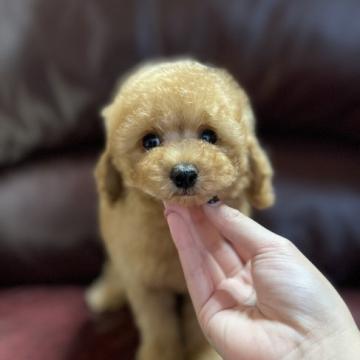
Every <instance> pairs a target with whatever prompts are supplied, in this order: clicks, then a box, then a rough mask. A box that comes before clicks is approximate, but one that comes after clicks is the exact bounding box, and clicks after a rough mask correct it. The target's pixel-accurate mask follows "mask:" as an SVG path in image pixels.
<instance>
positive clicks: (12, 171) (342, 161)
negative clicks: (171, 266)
mask: <svg viewBox="0 0 360 360" xmlns="http://www.w3.org/2000/svg"><path fill="white" fill-rule="evenodd" d="M359 13H360V2H359V1H358V0H342V1H328V0H304V1H297V0H241V1H227V2H225V1H222V0H213V1H206V0H183V1H180V0H159V1H156V2H154V1H148V0H139V1H125V0H117V1H115V0H86V1H85V0H63V1H61V2H55V1H47V0H27V1H23V0H12V1H8V0H0V79H1V81H0V285H2V286H3V289H2V290H1V292H0V359H30V360H32V359H36V360H63V359H64V360H65V359H67V360H68V359H77V360H78V359H84V360H85V359H86V360H87V359H98V360H102V359H111V358H114V356H118V358H121V359H125V360H126V359H132V358H133V354H134V345H135V344H136V341H137V338H136V332H135V330H134V327H133V324H132V321H131V317H130V315H129V313H128V311H126V310H124V311H121V312H120V313H119V314H118V317H117V319H118V321H119V322H116V321H114V320H115V318H113V317H108V318H106V319H105V321H104V319H103V320H102V321H100V322H97V323H94V322H92V320H91V319H90V317H89V314H88V312H87V310H86V309H85V307H84V303H83V299H82V296H83V293H82V292H83V289H82V288H77V287H67V286H68V284H79V283H85V282H89V281H90V280H91V279H93V278H94V277H95V276H96V274H97V273H98V271H99V269H100V265H101V262H102V256H103V255H102V252H101V247H100V246H99V245H100V243H99V236H98V230H97V223H96V194H95V187H94V182H93V178H92V171H93V165H94V163H95V158H96V154H97V153H98V151H99V150H100V148H101V146H102V143H103V134H102V125H101V121H100V118H99V115H98V114H99V109H100V108H101V106H102V105H103V104H104V103H105V102H107V100H108V99H109V97H110V94H111V93H112V91H113V86H114V84H115V83H116V81H117V79H118V77H119V76H120V75H121V74H122V73H123V72H125V71H127V70H128V69H129V68H130V67H131V66H133V65H135V63H137V62H139V61H142V60H146V59H148V58H152V57H159V56H177V55H180V54H181V55H183V54H186V55H191V56H195V57H197V58H198V59H200V60H202V61H205V62H210V63H214V64H217V65H220V66H224V67H226V68H228V69H229V70H230V71H231V72H232V73H233V74H234V75H235V76H236V78H237V79H238V80H239V81H240V82H241V83H242V84H243V85H244V87H245V88H246V89H247V90H248V92H249V94H250V97H251V99H252V102H253V104H254V107H255V112H256V114H257V117H258V129H259V134H260V136H261V139H262V140H263V141H265V142H266V144H267V147H268V150H269V153H270V155H271V158H272V161H273V164H274V168H275V188H276V193H277V202H276V204H275V206H274V207H273V208H272V209H270V210H267V211H265V212H262V213H259V214H256V219H257V220H259V221H260V222H262V223H263V224H265V225H266V226H268V227H269V228H271V229H272V230H274V231H276V232H278V233H280V234H282V235H284V236H287V237H288V238H290V239H291V240H292V241H293V242H294V243H295V244H296V245H297V246H298V247H299V248H300V249H301V250H302V251H303V252H304V253H305V254H306V255H307V256H308V257H309V258H310V259H311V260H312V261H313V262H314V263H315V264H316V265H317V266H318V267H319V268H320V269H321V270H322V271H323V272H324V273H325V274H326V275H327V276H328V277H329V278H330V280H331V281H332V282H333V283H334V284H335V285H336V286H337V287H338V288H339V287H341V288H344V287H347V288H348V290H347V291H346V292H344V293H343V294H344V295H345V299H346V301H347V303H348V304H349V306H350V308H351V310H352V312H353V314H354V316H355V317H356V319H358V324H359V319H360V315H359V314H360V310H359V309H360V306H359V301H360V299H359V290H358V289H359V286H360V276H359V274H360V222H359V216H358V214H359V213H360V171H359V163H360V153H359V152H360V147H359V143H360V102H359V99H360V87H359V84H360V61H359V59H360V42H359V39H360V22H359V21H358V14H359ZM39 283H41V284H47V286H44V287H42V288H36V286H35V285H34V284H39ZM60 283H62V284H67V286H66V287H64V288H60V287H52V286H54V284H57V286H59V285H58V284H60ZM24 284H27V286H24ZM49 284H53V285H52V286H50V285H49ZM5 285H6V286H9V285H12V286H14V285H19V286H20V287H18V288H10V287H7V288H5V287H4V286H5ZM30 285H32V286H30ZM76 286H78V285H76ZM44 339H45V340H46V341H44ZM114 354H115V355H114ZM116 354H117V355H116ZM119 354H120V355H119Z"/></svg>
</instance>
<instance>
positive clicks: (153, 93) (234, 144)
mask: <svg viewBox="0 0 360 360" xmlns="http://www.w3.org/2000/svg"><path fill="white" fill-rule="evenodd" d="M104 115H105V118H106V125H107V139H108V144H107V150H106V154H107V155H106V156H107V157H109V159H110V160H107V165H106V166H113V167H114V171H115V172H118V174H121V176H122V181H123V183H124V184H125V186H126V187H133V188H137V189H139V190H141V191H143V192H145V193H147V194H149V195H151V196H153V197H155V198H157V199H159V200H170V201H174V202H178V203H181V204H184V205H193V204H203V203H205V202H207V201H209V200H210V199H212V198H213V197H214V196H217V197H218V198H220V199H228V198H235V197H238V196H239V195H240V194H241V193H244V194H245V193H246V192H248V191H249V190H250V189H251V186H252V185H253V182H254V178H253V177H254V161H253V158H254V154H252V152H253V151H254V150H255V151H256V150H259V151H261V150H260V148H259V147H258V144H257V142H256V139H255V138H254V132H253V123H252V122H253V120H252V116H251V115H252V112H251V109H250V105H249V102H248V100H247V97H246V95H245V94H244V92H243V91H242V90H241V89H240V88H239V87H238V86H237V85H236V83H235V82H234V81H233V80H232V78H231V77H230V76H229V75H228V74H227V73H225V72H223V71H219V70H216V69H212V68H209V67H206V66H203V65H201V64H198V63H196V62H189V61H186V62H177V63H167V64H160V65H153V66H148V67H145V68H143V69H141V70H139V71H137V72H136V73H135V74H134V75H132V76H130V77H129V78H128V80H127V81H126V82H125V83H124V85H123V86H122V88H121V89H120V92H119V94H118V95H117V96H116V98H115V100H114V102H113V103H112V104H111V105H110V106H109V107H107V108H106V109H105V111H104ZM254 146H255V147H256V149H252V148H251V147H254ZM256 156H257V155H255V157H256ZM260 156H263V157H264V159H265V160H266V157H265V155H264V154H263V153H261V155H260ZM255 165H256V164H255ZM267 167H268V168H267ZM264 171H265V172H269V173H268V174H267V175H268V176H271V169H270V167H269V166H268V163H267V161H265V168H264ZM98 173H99V172H98ZM98 176H99V175H98ZM100 176H103V173H101V175H100ZM255 176H256V175H255ZM114 181H115V182H116V180H112V182H113V183H114Z"/></svg>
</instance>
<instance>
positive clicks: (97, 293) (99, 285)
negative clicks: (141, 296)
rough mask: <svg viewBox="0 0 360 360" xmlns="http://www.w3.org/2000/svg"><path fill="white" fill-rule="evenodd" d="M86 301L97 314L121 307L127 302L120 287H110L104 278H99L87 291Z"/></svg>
mask: <svg viewBox="0 0 360 360" xmlns="http://www.w3.org/2000/svg"><path fill="white" fill-rule="evenodd" d="M85 301H86V304H87V306H88V307H89V308H90V310H91V311H92V312H93V313H95V314H100V313H103V312H106V311H112V310H116V309H118V308H120V307H121V306H122V305H123V304H124V302H125V295H124V294H123V293H120V292H119V290H118V289H113V290H112V289H110V287H109V285H108V284H106V283H105V282H103V281H102V280H97V281H95V282H94V284H92V285H91V286H90V287H89V288H88V289H87V291H86V294H85Z"/></svg>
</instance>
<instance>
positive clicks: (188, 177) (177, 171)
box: [170, 164, 198, 189]
mask: <svg viewBox="0 0 360 360" xmlns="http://www.w3.org/2000/svg"><path fill="white" fill-rule="evenodd" d="M197 176H198V171H197V168H196V167H195V166H194V165H191V164H179V165H176V166H174V167H173V168H172V170H171V172H170V179H171V180H172V181H173V183H174V184H175V186H176V187H178V188H181V189H188V188H190V187H192V186H194V185H195V183H196V179H197Z"/></svg>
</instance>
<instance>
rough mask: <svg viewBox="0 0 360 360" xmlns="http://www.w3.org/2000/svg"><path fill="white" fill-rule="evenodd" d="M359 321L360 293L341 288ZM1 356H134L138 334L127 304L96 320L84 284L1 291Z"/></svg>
mask: <svg viewBox="0 0 360 360" xmlns="http://www.w3.org/2000/svg"><path fill="white" fill-rule="evenodd" d="M341 293H342V294H343V296H344V300H345V301H346V302H347V303H348V305H349V306H350V310H351V311H352V313H353V315H354V316H355V319H356V320H357V324H358V325H360V317H359V315H360V296H359V294H354V293H352V292H350V291H344V292H341ZM0 316H1V322H0V358H1V359H4V360H5V359H6V360H7V359H19V360H22V359H27V360H112V359H121V360H132V359H134V354H135V350H136V347H137V343H138V334H137V332H136V329H135V327H134V323H133V320H132V317H131V314H130V312H129V309H128V308H123V309H121V310H119V311H118V312H116V313H113V314H108V315H105V316H102V317H100V318H97V319H94V318H92V317H91V315H90V314H89V312H88V310H87V309H86V307H85V304H84V301H83V289H82V288H79V287H54V288H51V287H47V288H42V287H38V288H37V287H32V288H26V287H22V288H12V289H8V290H2V291H1V292H0Z"/></svg>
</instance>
